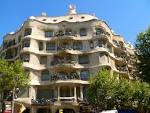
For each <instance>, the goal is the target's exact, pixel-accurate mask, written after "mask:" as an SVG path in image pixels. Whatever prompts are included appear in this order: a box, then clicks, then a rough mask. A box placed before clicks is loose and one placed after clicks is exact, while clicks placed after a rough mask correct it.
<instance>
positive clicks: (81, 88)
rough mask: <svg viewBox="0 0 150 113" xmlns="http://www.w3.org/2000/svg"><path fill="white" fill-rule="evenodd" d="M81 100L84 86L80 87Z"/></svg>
mask: <svg viewBox="0 0 150 113" xmlns="http://www.w3.org/2000/svg"><path fill="white" fill-rule="evenodd" d="M80 98H81V100H83V86H80Z"/></svg>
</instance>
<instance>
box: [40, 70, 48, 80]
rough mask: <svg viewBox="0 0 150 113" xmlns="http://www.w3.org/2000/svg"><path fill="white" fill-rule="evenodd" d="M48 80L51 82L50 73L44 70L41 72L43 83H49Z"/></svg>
mask: <svg viewBox="0 0 150 113" xmlns="http://www.w3.org/2000/svg"><path fill="white" fill-rule="evenodd" d="M48 80H50V76H49V71H48V70H43V71H42V72H41V81H48Z"/></svg>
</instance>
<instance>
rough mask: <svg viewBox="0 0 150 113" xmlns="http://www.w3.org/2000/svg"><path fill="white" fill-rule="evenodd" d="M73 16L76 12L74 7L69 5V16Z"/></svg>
mask: <svg viewBox="0 0 150 113" xmlns="http://www.w3.org/2000/svg"><path fill="white" fill-rule="evenodd" d="M75 14H77V12H76V6H75V5H72V4H70V5H69V15H75Z"/></svg>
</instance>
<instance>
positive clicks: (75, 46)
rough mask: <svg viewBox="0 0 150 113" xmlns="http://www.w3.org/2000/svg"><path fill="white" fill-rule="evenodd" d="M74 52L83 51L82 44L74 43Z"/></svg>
mask: <svg viewBox="0 0 150 113" xmlns="http://www.w3.org/2000/svg"><path fill="white" fill-rule="evenodd" d="M73 49H74V50H81V49H82V42H74V43H73Z"/></svg>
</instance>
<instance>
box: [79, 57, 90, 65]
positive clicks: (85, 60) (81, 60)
mask: <svg viewBox="0 0 150 113" xmlns="http://www.w3.org/2000/svg"><path fill="white" fill-rule="evenodd" d="M88 63H89V56H88V55H80V56H79V64H88Z"/></svg>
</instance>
